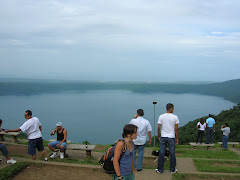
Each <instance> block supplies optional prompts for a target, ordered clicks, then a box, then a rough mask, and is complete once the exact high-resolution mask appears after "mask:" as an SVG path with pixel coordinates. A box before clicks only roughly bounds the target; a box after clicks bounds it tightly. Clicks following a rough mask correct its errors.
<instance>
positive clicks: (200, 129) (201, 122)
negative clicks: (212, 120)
mask: <svg viewBox="0 0 240 180" xmlns="http://www.w3.org/2000/svg"><path fill="white" fill-rule="evenodd" d="M197 129H198V134H197V140H196V143H198V140H199V137H200V143H201V144H202V139H203V135H204V131H205V129H206V123H205V122H204V119H203V118H201V119H200V120H199V122H198V123H197Z"/></svg>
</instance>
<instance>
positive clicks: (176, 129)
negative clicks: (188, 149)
mask: <svg viewBox="0 0 240 180" xmlns="http://www.w3.org/2000/svg"><path fill="white" fill-rule="evenodd" d="M175 141H176V144H178V124H175Z"/></svg>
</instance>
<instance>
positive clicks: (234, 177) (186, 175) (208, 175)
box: [172, 173, 240, 180]
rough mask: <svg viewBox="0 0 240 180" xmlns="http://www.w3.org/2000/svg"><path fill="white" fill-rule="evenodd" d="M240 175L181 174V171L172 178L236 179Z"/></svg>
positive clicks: (175, 179)
mask: <svg viewBox="0 0 240 180" xmlns="http://www.w3.org/2000/svg"><path fill="white" fill-rule="evenodd" d="M239 178H240V176H228V175H210V174H199V175H197V174H196V175H193V174H182V173H176V174H173V175H172V179H173V180H188V179H196V180H198V179H211V180H214V179H217V180H219V179H221V180H236V179H239Z"/></svg>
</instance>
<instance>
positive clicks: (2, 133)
mask: <svg viewBox="0 0 240 180" xmlns="http://www.w3.org/2000/svg"><path fill="white" fill-rule="evenodd" d="M19 134H20V132H8V133H6V132H5V131H1V132H0V140H1V141H5V138H4V137H3V136H4V135H9V136H13V140H14V142H15V143H16V142H18V139H17V136H18V135H19Z"/></svg>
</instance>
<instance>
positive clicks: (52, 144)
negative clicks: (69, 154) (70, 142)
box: [49, 141, 67, 148]
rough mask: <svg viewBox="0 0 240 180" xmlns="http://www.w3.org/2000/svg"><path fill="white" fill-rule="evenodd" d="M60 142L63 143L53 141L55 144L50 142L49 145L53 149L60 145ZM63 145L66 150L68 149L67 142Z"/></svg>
mask: <svg viewBox="0 0 240 180" xmlns="http://www.w3.org/2000/svg"><path fill="white" fill-rule="evenodd" d="M60 142H61V141H53V142H50V143H49V145H50V146H52V147H53V148H55V147H56V145H58V144H59V143H60ZM61 145H62V146H64V148H66V146H67V143H66V142H63V143H62V144H61ZM61 145H60V146H61Z"/></svg>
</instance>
